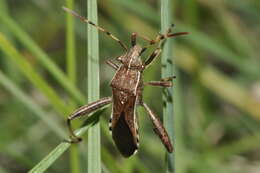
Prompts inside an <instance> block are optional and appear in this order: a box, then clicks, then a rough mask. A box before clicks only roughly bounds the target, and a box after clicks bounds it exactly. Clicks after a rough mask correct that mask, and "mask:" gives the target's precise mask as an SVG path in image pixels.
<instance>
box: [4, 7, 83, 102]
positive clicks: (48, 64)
mask: <svg viewBox="0 0 260 173" xmlns="http://www.w3.org/2000/svg"><path fill="white" fill-rule="evenodd" d="M0 21H1V23H2V24H3V25H5V26H6V27H7V28H8V29H9V31H10V32H11V33H12V34H14V36H15V37H17V38H18V39H19V40H20V42H21V43H22V44H24V45H25V46H26V48H28V49H29V50H30V51H31V52H32V54H33V55H35V57H36V58H38V59H39V60H40V62H41V63H42V64H43V65H44V67H45V68H46V69H48V70H49V71H50V73H51V74H52V75H53V76H54V77H55V78H56V79H57V81H58V82H59V83H60V84H61V85H62V86H63V87H64V88H65V89H67V91H68V92H69V93H70V94H71V95H72V96H73V97H74V98H75V99H76V100H77V101H78V102H79V103H81V104H84V101H85V99H84V96H83V95H82V94H81V93H80V92H79V90H78V89H77V88H76V87H75V85H73V83H71V82H68V78H67V77H66V76H65V75H64V73H63V72H62V71H61V70H60V69H59V68H58V67H57V65H56V64H54V63H53V61H51V58H49V57H48V55H46V53H45V52H43V51H42V50H41V49H40V48H39V46H38V45H37V44H36V43H35V42H34V41H33V40H32V39H31V38H30V37H29V36H28V35H27V34H26V33H25V32H24V31H23V30H22V29H21V28H20V27H19V25H18V24H16V22H15V21H14V20H13V19H12V18H10V17H9V16H7V15H6V14H4V13H3V12H2V11H0Z"/></svg>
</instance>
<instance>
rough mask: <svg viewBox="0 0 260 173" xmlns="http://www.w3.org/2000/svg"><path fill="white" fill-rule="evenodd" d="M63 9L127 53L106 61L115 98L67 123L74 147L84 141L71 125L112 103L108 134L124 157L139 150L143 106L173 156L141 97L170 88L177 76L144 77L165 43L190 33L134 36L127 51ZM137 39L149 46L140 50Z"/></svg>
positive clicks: (87, 108)
mask: <svg viewBox="0 0 260 173" xmlns="http://www.w3.org/2000/svg"><path fill="white" fill-rule="evenodd" d="M63 9H64V10H65V11H66V12H68V13H70V14H72V15H74V16H76V17H78V18H79V19H80V20H81V21H83V22H85V23H88V24H90V25H92V26H94V27H96V28H97V29H98V30H100V31H102V32H104V33H106V34H107V35H108V36H109V37H111V38H112V39H113V40H115V41H117V42H118V43H119V45H120V46H121V47H122V48H123V49H124V51H125V53H124V54H123V55H121V56H119V57H117V58H115V60H114V61H116V62H117V63H115V62H114V61H112V60H107V61H106V63H107V64H108V65H109V66H111V67H112V68H113V69H114V70H116V73H115V75H114V77H113V79H112V81H111V83H110V86H111V88H112V97H105V98H102V99H100V100H97V101H95V102H93V103H90V104H87V105H85V106H82V107H80V108H79V109H77V110H76V111H75V112H73V113H72V114H71V115H70V116H69V117H68V119H67V124H68V128H69V131H70V135H71V141H70V142H72V143H77V142H80V141H81V140H82V139H81V138H80V137H77V136H76V135H75V134H74V132H73V129H72V126H71V121H72V120H74V119H76V118H79V117H82V116H86V115H88V114H89V113H91V112H93V111H95V110H97V109H99V108H102V107H103V106H105V105H107V104H110V103H112V113H111V118H110V120H109V130H110V131H111V132H112V137H113V140H114V142H115V145H116V146H117V148H118V150H119V151H120V153H121V154H122V155H123V156H125V157H130V156H131V155H133V154H134V153H135V152H136V151H137V149H138V146H139V133H138V123H137V114H136V107H137V106H138V105H140V106H143V107H144V109H145V110H146V112H147V113H148V116H149V117H150V119H151V121H152V123H153V126H154V131H155V133H156V134H157V135H158V136H159V138H160V139H161V141H162V143H163V144H164V146H165V147H166V149H167V151H168V152H173V147H172V144H171V141H170V138H169V136H168V134H167V132H166V130H165V128H164V126H163V124H162V123H161V121H160V120H159V118H158V117H157V116H156V114H155V113H154V112H153V111H152V110H151V109H150V108H149V106H148V105H147V104H146V103H145V102H144V101H143V99H142V93H143V87H144V86H146V85H151V86H160V87H171V86H172V79H173V78H175V76H171V77H168V78H164V79H161V80H160V81H150V82H143V79H142V74H143V71H144V70H145V69H147V67H148V66H149V65H150V64H151V63H152V62H153V60H154V59H156V57H158V55H159V54H160V52H161V45H162V41H164V40H166V39H167V38H170V37H175V36H179V35H186V34H188V33H187V32H179V33H171V29H170V28H169V29H168V30H167V32H166V33H165V34H158V36H157V37H156V38H155V39H154V40H152V39H149V38H147V37H145V36H141V35H138V34H137V33H132V35H131V47H130V48H128V47H127V46H126V45H125V44H124V43H123V42H122V41H120V40H119V39H118V38H117V37H115V36H114V35H112V34H111V33H110V32H109V31H107V30H106V29H104V28H101V27H100V26H98V25H96V24H94V23H93V22H91V21H89V20H88V19H86V18H84V17H82V16H80V15H79V14H77V13H76V12H74V11H72V10H70V9H68V8H65V7H63ZM137 36H139V37H141V38H142V39H144V40H145V41H147V42H148V43H149V44H148V45H147V46H145V47H141V46H140V45H138V44H137V40H136V39H137ZM158 43H160V44H159V45H158V47H157V48H156V49H155V50H154V51H153V53H152V54H151V55H150V57H148V58H147V59H146V60H145V61H144V62H143V61H142V59H141V55H142V54H143V53H144V51H145V50H146V49H147V48H148V47H149V46H150V45H154V44H158Z"/></svg>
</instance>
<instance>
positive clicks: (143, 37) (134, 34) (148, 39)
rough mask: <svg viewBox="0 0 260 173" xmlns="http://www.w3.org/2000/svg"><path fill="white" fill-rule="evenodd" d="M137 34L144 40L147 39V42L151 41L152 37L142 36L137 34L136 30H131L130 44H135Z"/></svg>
mask: <svg viewBox="0 0 260 173" xmlns="http://www.w3.org/2000/svg"><path fill="white" fill-rule="evenodd" d="M137 36H139V37H141V38H142V39H144V40H145V41H148V42H149V43H150V42H151V41H152V39H150V38H148V37H146V36H143V35H140V34H137V33H136V32H133V33H132V35H131V45H132V46H135V45H136V38H137Z"/></svg>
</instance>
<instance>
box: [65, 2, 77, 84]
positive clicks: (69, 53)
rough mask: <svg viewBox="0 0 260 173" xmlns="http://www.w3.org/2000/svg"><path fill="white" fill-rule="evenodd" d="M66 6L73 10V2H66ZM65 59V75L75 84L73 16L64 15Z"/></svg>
mask: <svg viewBox="0 0 260 173" xmlns="http://www.w3.org/2000/svg"><path fill="white" fill-rule="evenodd" d="M66 6H67V7H68V8H70V9H73V8H74V1H73V0H67V1H66ZM66 21H67V23H66V57H67V62H66V63H67V73H68V77H69V79H70V80H71V82H72V83H73V84H74V85H75V83H76V51H75V47H76V46H75V31H74V16H72V15H71V14H69V13H66Z"/></svg>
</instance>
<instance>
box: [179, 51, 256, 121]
mask: <svg viewBox="0 0 260 173" xmlns="http://www.w3.org/2000/svg"><path fill="white" fill-rule="evenodd" d="M176 53H177V55H178V57H181V58H177V59H176V60H177V61H176V63H177V64H178V65H179V66H180V67H181V68H182V69H183V70H185V71H186V72H188V73H190V74H196V77H198V80H200V82H201V83H202V85H203V86H205V87H206V88H208V89H209V90H210V91H211V92H213V93H214V94H216V95H217V96H219V97H221V98H223V99H224V100H225V101H226V102H229V103H231V104H232V105H234V106H236V107H237V108H239V109H240V110H242V111H245V112H247V113H248V114H249V115H251V116H252V117H254V118H256V119H260V103H259V101H257V99H256V98H255V97H254V96H253V95H252V94H251V93H250V92H249V91H247V90H246V89H244V88H243V87H241V86H240V85H239V84H237V83H235V82H233V81H232V80H231V79H229V78H228V77H227V76H225V75H224V74H223V73H221V72H220V71H219V70H217V69H216V68H214V67H212V66H210V65H203V68H201V67H200V66H199V63H198V61H197V58H196V57H194V56H193V55H192V54H191V52H189V50H187V49H184V48H183V47H181V48H180V47H178V51H176ZM198 70H199V71H198Z"/></svg>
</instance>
